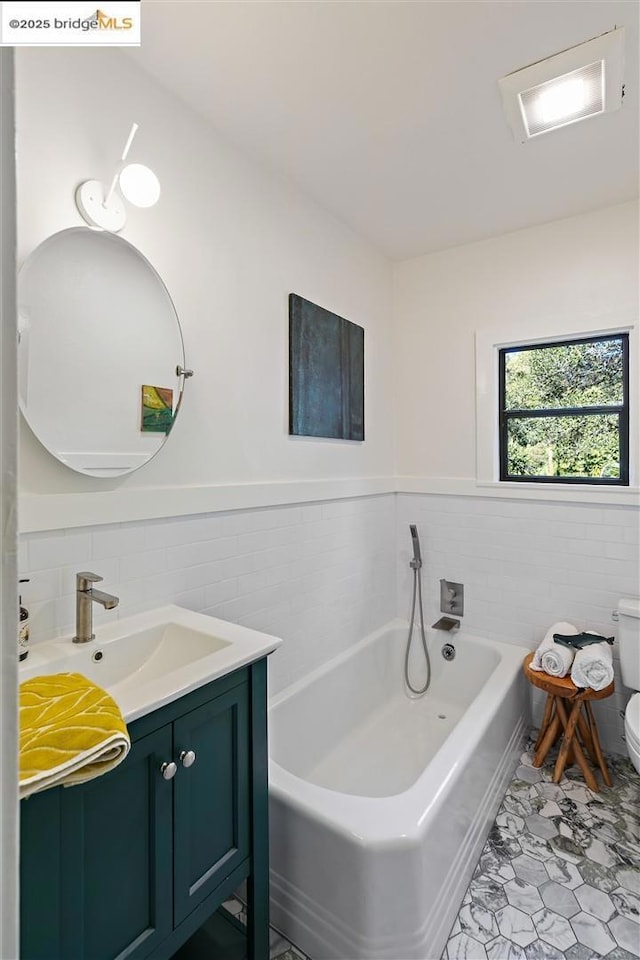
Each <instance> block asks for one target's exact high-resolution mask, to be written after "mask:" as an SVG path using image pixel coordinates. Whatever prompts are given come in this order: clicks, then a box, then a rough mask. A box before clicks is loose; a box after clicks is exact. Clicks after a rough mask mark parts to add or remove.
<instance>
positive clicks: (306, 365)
mask: <svg viewBox="0 0 640 960" xmlns="http://www.w3.org/2000/svg"><path fill="white" fill-rule="evenodd" d="M289 433H290V434H295V435H297V436H304V437H335V438H337V439H339V440H364V330H363V329H362V327H359V326H357V324H355V323H350V322H349V321H348V320H345V319H344V317H339V316H338V315H337V314H335V313H331V312H330V311H329V310H325V309H323V307H319V306H318V305H317V304H315V303H311V301H309V300H305V299H304V298H303V297H299V296H298V295H297V294H295V293H292V294H290V295H289Z"/></svg>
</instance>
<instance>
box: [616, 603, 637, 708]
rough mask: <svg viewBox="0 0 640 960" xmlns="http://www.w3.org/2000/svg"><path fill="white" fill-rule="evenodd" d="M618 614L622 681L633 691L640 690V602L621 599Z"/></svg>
mask: <svg viewBox="0 0 640 960" xmlns="http://www.w3.org/2000/svg"><path fill="white" fill-rule="evenodd" d="M618 614H619V624H620V626H619V633H618V643H619V649H620V668H621V671H622V681H623V683H624V684H625V686H627V687H630V688H631V690H640V600H630V599H626V598H623V599H621V600H620V601H619V602H618Z"/></svg>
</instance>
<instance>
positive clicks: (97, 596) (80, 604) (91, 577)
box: [73, 571, 119, 643]
mask: <svg viewBox="0 0 640 960" xmlns="http://www.w3.org/2000/svg"><path fill="white" fill-rule="evenodd" d="M102 579H103V578H102V577H99V576H98V574H97V573H88V572H87V571H84V572H82V573H77V574H76V635H75V637H74V638H73V642H74V643H88V642H89V640H95V636H96V635H95V633H94V632H93V604H94V602H95V603H100V604H102V606H103V607H104V608H105V610H113V608H114V607H117V606H118V603H119V599H118V597H114V596H113V594H111V593H103V592H102V590H95V589H94V588H93V587H92V586H91V584H93V583H99V582H100V580H102Z"/></svg>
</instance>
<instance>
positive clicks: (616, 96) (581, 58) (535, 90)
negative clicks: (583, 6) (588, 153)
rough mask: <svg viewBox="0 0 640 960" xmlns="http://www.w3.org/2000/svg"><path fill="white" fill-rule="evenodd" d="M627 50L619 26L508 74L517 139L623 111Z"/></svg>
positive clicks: (506, 100) (509, 110) (505, 91)
mask: <svg viewBox="0 0 640 960" xmlns="http://www.w3.org/2000/svg"><path fill="white" fill-rule="evenodd" d="M623 52H624V28H623V27H620V28H618V29H616V30H611V31H610V32H609V33H604V34H602V36H600V37H596V38H595V39H594V40H588V41H587V42H586V43H581V44H580V45H579V46H577V47H571V48H570V49H569V50H564V51H563V52H562V53H557V54H556V55H555V56H553V57H548V58H547V59H546V60H539V61H538V63H532V64H531V66H529V67H524V68H523V69H522V70H516V72H515V73H510V74H509V75H508V76H506V77H503V78H502V79H501V80H500V81H499V83H500V92H501V93H502V101H503V104H504V109H505V112H506V114H507V119H508V121H509V125H510V127H511V129H512V130H513V133H514V136H515V138H516V140H519V141H520V142H521V143H525V142H526V141H527V140H530V139H531V138H532V137H538V136H540V134H542V133H548V132H549V131H550V130H557V129H558V128H560V127H566V126H568V125H569V124H572V123H577V122H578V121H580V120H586V119H587V118H588V117H596V116H598V115H599V114H602V113H610V112H611V111H612V110H618V109H619V108H620V106H621V105H622V83H623V78H622V70H623Z"/></svg>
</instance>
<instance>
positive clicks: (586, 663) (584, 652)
mask: <svg viewBox="0 0 640 960" xmlns="http://www.w3.org/2000/svg"><path fill="white" fill-rule="evenodd" d="M589 632H591V631H589ZM571 679H572V680H573V682H574V683H575V685H576V687H591V689H592V690H604V688H605V687H608V686H609V684H610V683H611V681H612V680H613V656H612V653H611V647H610V645H609V644H608V643H605V642H602V643H590V644H589V646H588V647H582V648H581V649H580V650H578V651H577V653H576V656H575V660H574V661H573V666H572V668H571Z"/></svg>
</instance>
